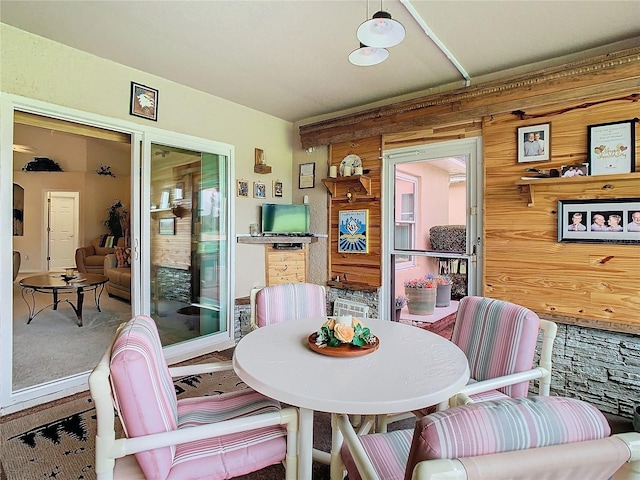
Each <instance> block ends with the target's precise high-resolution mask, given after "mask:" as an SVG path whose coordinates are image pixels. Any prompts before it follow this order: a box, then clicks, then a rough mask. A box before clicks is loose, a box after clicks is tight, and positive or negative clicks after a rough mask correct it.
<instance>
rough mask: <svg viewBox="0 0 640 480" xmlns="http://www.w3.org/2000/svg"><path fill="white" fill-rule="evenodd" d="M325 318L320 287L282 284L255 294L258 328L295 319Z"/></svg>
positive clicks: (325, 305) (323, 298)
mask: <svg viewBox="0 0 640 480" xmlns="http://www.w3.org/2000/svg"><path fill="white" fill-rule="evenodd" d="M326 316H327V300H326V297H325V293H324V287H322V286H321V285H316V284H313V283H283V284H280V285H272V286H270V287H265V288H263V289H262V290H260V291H259V292H258V293H257V294H256V324H257V326H258V327H264V326H265V325H270V324H272V323H278V322H284V321H286V320H294V319H296V318H308V317H326Z"/></svg>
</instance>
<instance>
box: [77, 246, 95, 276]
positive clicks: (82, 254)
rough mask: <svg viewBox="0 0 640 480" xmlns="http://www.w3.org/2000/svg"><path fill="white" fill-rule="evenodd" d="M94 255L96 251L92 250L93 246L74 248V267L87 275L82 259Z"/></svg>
mask: <svg viewBox="0 0 640 480" xmlns="http://www.w3.org/2000/svg"><path fill="white" fill-rule="evenodd" d="M95 254H96V249H95V248H93V245H90V246H88V247H80V248H76V267H77V268H78V271H79V272H82V273H87V269H86V267H85V266H84V259H85V258H87V257H89V256H91V255H95Z"/></svg>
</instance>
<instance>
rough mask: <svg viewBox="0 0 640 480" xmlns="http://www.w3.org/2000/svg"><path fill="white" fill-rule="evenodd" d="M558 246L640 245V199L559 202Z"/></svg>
mask: <svg viewBox="0 0 640 480" xmlns="http://www.w3.org/2000/svg"><path fill="white" fill-rule="evenodd" d="M558 242H582V243H631V244H640V197H638V198H613V199H607V200H605V199H593V200H559V201H558Z"/></svg>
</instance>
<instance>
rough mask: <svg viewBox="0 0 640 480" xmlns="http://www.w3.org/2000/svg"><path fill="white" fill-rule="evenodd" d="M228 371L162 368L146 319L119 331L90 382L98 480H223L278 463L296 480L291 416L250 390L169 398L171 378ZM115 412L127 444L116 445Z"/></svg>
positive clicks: (221, 366)
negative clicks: (115, 411) (114, 479)
mask: <svg viewBox="0 0 640 480" xmlns="http://www.w3.org/2000/svg"><path fill="white" fill-rule="evenodd" d="M231 368H232V367H231V362H216V363H211V364H200V365H193V366H187V367H178V368H175V367H174V368H169V367H168V366H167V364H166V361H165V358H164V355H163V352H162V345H161V343H160V338H159V336H158V330H157V328H156V324H155V322H154V321H153V320H152V319H151V318H150V317H147V316H142V315H141V316H137V317H135V318H133V319H132V320H130V321H129V322H127V323H126V324H123V325H121V326H120V328H119V329H118V332H117V333H116V337H115V340H114V342H113V344H112V345H111V346H110V348H109V349H108V350H107V352H106V353H105V355H104V356H103V358H102V359H101V360H100V363H99V364H98V366H97V367H96V368H95V369H94V370H93V372H92V373H91V375H90V377H89V386H90V389H91V396H92V397H93V400H94V402H95V406H96V413H97V420H98V430H97V435H96V474H97V478H98V480H106V479H109V480H110V479H113V478H122V479H126V480H135V479H147V480H152V479H153V480H183V479H187V478H188V479H192V480H195V479H208V480H215V479H228V478H233V477H236V476H239V475H244V474H246V473H249V472H254V471H257V470H260V469H262V468H264V467H266V466H268V465H273V464H276V463H279V462H284V463H285V467H286V472H287V479H294V478H296V435H297V422H298V417H297V410H296V409H293V408H281V407H280V405H279V403H278V402H276V401H275V400H272V399H270V398H267V397H265V396H263V395H261V394H259V393H257V392H255V391H253V390H250V389H246V390H241V391H236V392H230V393H226V394H222V395H211V396H205V397H194V398H187V399H182V400H178V399H177V398H176V393H175V388H174V384H173V380H172V377H175V376H186V375H195V374H201V373H211V372H218V371H223V370H229V369H231ZM114 406H115V408H116V410H117V412H118V415H119V417H120V422H121V423H122V427H123V430H124V432H125V435H126V438H118V439H116V436H115V428H114V422H115V416H114ZM131 454H133V456H132V455H131ZM116 460H117V461H116Z"/></svg>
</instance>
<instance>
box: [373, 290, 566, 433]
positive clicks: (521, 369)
mask: <svg viewBox="0 0 640 480" xmlns="http://www.w3.org/2000/svg"><path fill="white" fill-rule="evenodd" d="M540 331H542V345H541V349H540V355H539V361H538V365H536V366H534V357H535V353H536V351H535V350H536V344H537V342H538V336H539V332H540ZM556 331H557V325H556V324H555V323H554V322H550V321H547V320H542V319H540V318H539V317H538V315H536V314H535V313H534V312H532V311H531V310H529V309H528V308H525V307H523V306H520V305H516V304H514V303H510V302H505V301H503V300H496V299H492V298H486V297H476V296H468V297H464V298H462V299H461V300H460V304H459V306H458V314H457V316H456V323H455V327H454V329H453V334H452V337H451V341H452V342H453V343H455V344H456V345H457V346H458V347H460V349H462V351H463V352H464V353H465V355H466V356H467V359H468V361H469V371H470V372H471V380H470V381H469V384H468V385H467V387H466V388H465V389H464V390H463V391H462V392H460V393H459V394H458V395H456V396H455V397H453V398H451V399H450V400H449V406H455V405H460V404H465V403H471V402H481V401H487V400H495V399H499V398H510V397H511V398H519V397H526V396H527V395H528V392H529V381H530V380H537V381H538V385H537V393H538V394H539V395H549V389H550V385H551V368H552V362H551V356H552V352H553V342H554V340H555V337H556ZM441 408H442V406H441ZM435 410H436V407H435V406H430V408H426V409H424V410H421V411H416V412H413V414H415V415H417V416H418V417H421V416H424V415H426V414H428V413H432V412H434V411H435ZM408 416H409V415H408V414H399V415H394V416H390V417H384V416H382V417H380V418H379V419H378V429H379V431H382V432H384V431H386V429H387V424H388V423H390V422H393V421H397V420H400V419H401V418H407V417H408Z"/></svg>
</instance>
